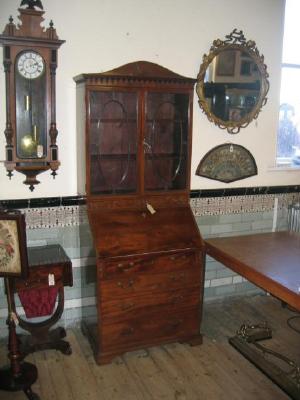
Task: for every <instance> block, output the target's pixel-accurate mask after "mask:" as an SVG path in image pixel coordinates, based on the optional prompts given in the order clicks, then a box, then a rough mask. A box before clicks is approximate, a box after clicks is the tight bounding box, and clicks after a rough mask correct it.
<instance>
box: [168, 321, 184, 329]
mask: <svg viewBox="0 0 300 400" xmlns="http://www.w3.org/2000/svg"><path fill="white" fill-rule="evenodd" d="M182 322H183V320H182V319H176V320H174V321H171V322H170V326H171V327H172V328H178V327H179V326H180V325H181V324H182Z"/></svg>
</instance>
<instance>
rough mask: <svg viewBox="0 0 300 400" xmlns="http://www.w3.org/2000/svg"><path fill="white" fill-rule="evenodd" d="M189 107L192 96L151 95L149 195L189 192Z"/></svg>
mask: <svg viewBox="0 0 300 400" xmlns="http://www.w3.org/2000/svg"><path fill="white" fill-rule="evenodd" d="M188 107H189V95H188V94H186V93H163V92H149V93H148V94H147V96H146V113H145V114H146V121H145V138H144V154H145V191H161V190H183V189H185V188H186V186H187V162H188V161H187V156H188Z"/></svg>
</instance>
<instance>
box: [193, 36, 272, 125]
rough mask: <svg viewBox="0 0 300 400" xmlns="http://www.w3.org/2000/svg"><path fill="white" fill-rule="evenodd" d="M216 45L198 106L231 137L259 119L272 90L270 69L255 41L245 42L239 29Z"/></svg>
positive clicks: (204, 69)
mask: <svg viewBox="0 0 300 400" xmlns="http://www.w3.org/2000/svg"><path fill="white" fill-rule="evenodd" d="M226 39H227V40H225V41H221V40H220V39H218V40H215V41H214V42H213V46H212V47H211V49H210V53H209V54H208V55H206V54H205V55H204V56H203V63H202V65H201V67H200V71H199V74H198V83H197V87H196V91H197V94H198V97H199V105H200V107H201V108H202V110H203V111H204V112H205V113H206V115H207V116H208V119H209V120H210V121H212V122H214V123H215V124H216V125H218V126H219V127H220V128H222V129H227V131H228V132H229V133H237V132H239V130H240V128H241V127H245V126H247V125H248V124H249V123H250V122H251V121H252V120H253V119H254V118H257V116H258V114H259V112H260V110H261V107H262V106H263V105H264V104H265V103H266V101H267V98H266V94H267V92H268V89H269V82H268V80H267V78H268V73H267V70H266V69H267V67H266V65H265V64H264V57H263V56H260V55H259V52H258V50H257V48H256V46H255V42H254V41H252V40H249V41H246V39H245V37H244V35H243V32H242V31H237V30H236V29H235V30H234V31H233V32H232V33H231V34H230V35H227V36H226Z"/></svg>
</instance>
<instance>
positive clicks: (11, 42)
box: [0, 0, 64, 191]
mask: <svg viewBox="0 0 300 400" xmlns="http://www.w3.org/2000/svg"><path fill="white" fill-rule="evenodd" d="M21 6H25V7H26V8H19V12H20V15H19V19H20V21H21V23H20V25H17V26H16V25H15V24H14V22H13V18H12V17H10V18H9V23H8V24H7V25H6V27H5V29H4V32H3V34H2V35H0V43H1V44H2V46H3V65H4V72H5V83H6V128H5V131H4V133H5V137H6V161H5V163H4V165H5V167H6V169H7V171H8V176H9V178H11V176H12V173H13V171H14V170H16V171H18V172H21V173H23V174H25V176H26V179H25V181H24V183H25V184H26V185H29V188H30V190H31V191H32V190H33V189H34V185H36V184H38V183H39V181H38V180H37V178H36V176H37V175H38V174H40V173H41V172H44V171H46V170H49V169H51V170H52V175H53V177H55V175H56V170H57V169H58V167H59V165H60V162H59V160H58V149H57V144H56V138H57V134H58V132H57V129H56V110H55V73H56V68H57V50H58V48H59V47H60V46H61V44H62V43H64V40H59V39H58V36H57V34H56V30H55V29H54V27H53V22H52V21H51V22H50V25H49V27H48V28H47V29H44V28H43V27H42V26H41V23H42V22H43V20H44V19H43V14H44V11H41V10H37V9H36V8H40V9H43V6H42V3H41V1H40V0H22V2H21Z"/></svg>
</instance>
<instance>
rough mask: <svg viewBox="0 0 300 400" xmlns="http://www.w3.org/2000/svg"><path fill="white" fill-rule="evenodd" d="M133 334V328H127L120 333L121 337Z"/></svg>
mask: <svg viewBox="0 0 300 400" xmlns="http://www.w3.org/2000/svg"><path fill="white" fill-rule="evenodd" d="M133 333H134V329H133V328H127V329H124V330H123V331H122V332H121V336H130V335H132V334H133Z"/></svg>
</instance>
